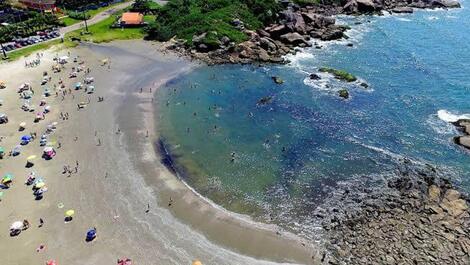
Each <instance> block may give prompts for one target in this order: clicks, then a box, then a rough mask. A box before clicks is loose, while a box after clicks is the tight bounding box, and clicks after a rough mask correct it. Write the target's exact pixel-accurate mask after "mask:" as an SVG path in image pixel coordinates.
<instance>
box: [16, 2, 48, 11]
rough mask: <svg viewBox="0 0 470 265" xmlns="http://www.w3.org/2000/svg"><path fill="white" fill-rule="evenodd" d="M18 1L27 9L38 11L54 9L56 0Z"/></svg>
mask: <svg viewBox="0 0 470 265" xmlns="http://www.w3.org/2000/svg"><path fill="white" fill-rule="evenodd" d="M19 2H20V3H21V4H23V5H24V6H26V7H27V8H29V9H34V10H39V11H47V10H55V8H56V6H55V2H56V0H19Z"/></svg>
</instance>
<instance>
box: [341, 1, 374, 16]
mask: <svg viewBox="0 0 470 265" xmlns="http://www.w3.org/2000/svg"><path fill="white" fill-rule="evenodd" d="M377 9H378V8H377V5H376V4H375V3H374V1H372V0H349V1H348V2H347V3H346V4H345V5H344V6H343V10H344V11H346V12H348V13H373V12H375V11H377Z"/></svg>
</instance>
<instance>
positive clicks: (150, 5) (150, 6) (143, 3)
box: [131, 0, 160, 15]
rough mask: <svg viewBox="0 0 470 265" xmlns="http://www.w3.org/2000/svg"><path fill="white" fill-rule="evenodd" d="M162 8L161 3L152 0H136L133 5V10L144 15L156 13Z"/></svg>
mask: <svg viewBox="0 0 470 265" xmlns="http://www.w3.org/2000/svg"><path fill="white" fill-rule="evenodd" d="M159 9H160V5H159V4H157V3H156V2H154V1H152V0H136V1H135V2H134V4H133V5H132V8H131V11H132V12H139V13H142V14H144V15H146V14H156V13H157V12H158V10H159Z"/></svg>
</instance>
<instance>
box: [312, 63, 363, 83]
mask: <svg viewBox="0 0 470 265" xmlns="http://www.w3.org/2000/svg"><path fill="white" fill-rule="evenodd" d="M319 71H320V72H324V73H330V74H332V75H333V76H334V77H335V78H336V79H339V80H343V81H346V82H354V81H356V80H357V77H355V76H354V75H353V74H351V73H348V72H346V71H343V70H338V69H334V68H330V67H322V68H320V69H319Z"/></svg>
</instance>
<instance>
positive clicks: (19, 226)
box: [10, 221, 24, 230]
mask: <svg viewBox="0 0 470 265" xmlns="http://www.w3.org/2000/svg"><path fill="white" fill-rule="evenodd" d="M23 228H24V225H23V222H21V221H16V222H14V223H13V224H11V226H10V230H22V229H23Z"/></svg>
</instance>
